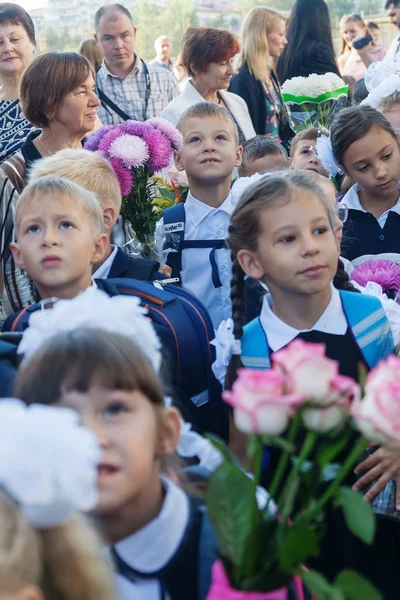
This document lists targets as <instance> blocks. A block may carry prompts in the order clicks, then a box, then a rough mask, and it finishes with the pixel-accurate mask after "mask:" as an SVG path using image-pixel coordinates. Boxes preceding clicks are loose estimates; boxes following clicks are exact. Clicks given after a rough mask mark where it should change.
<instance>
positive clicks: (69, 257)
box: [10, 177, 108, 299]
mask: <svg viewBox="0 0 400 600" xmlns="http://www.w3.org/2000/svg"><path fill="white" fill-rule="evenodd" d="M14 222H15V230H16V234H17V240H18V241H17V242H12V243H11V244H10V249H11V252H12V254H13V258H14V261H15V264H16V265H17V267H18V268H20V269H22V270H24V271H26V272H27V274H28V276H29V278H30V279H31V280H32V281H33V282H34V283H35V285H36V287H37V290H38V293H39V295H40V297H41V298H42V299H48V298H54V297H57V298H74V297H75V296H76V295H77V294H79V292H81V291H83V290H85V289H86V288H87V287H89V286H90V285H91V284H92V269H93V265H94V264H96V263H98V262H100V261H102V260H103V259H104V256H105V253H106V250H107V244H108V238H107V235H106V234H105V233H104V221H103V211H102V209H101V207H100V204H99V202H98V200H97V198H96V196H95V195H94V194H92V193H91V192H88V191H87V190H85V189H83V188H82V187H80V186H79V185H77V184H76V183H74V182H72V181H66V180H65V179H61V178H60V177H41V178H40V179H39V180H38V181H36V182H34V183H32V184H30V185H28V186H27V187H26V188H25V189H24V191H23V192H22V194H21V196H20V197H19V199H18V201H17V204H16V207H15V217H14Z"/></svg>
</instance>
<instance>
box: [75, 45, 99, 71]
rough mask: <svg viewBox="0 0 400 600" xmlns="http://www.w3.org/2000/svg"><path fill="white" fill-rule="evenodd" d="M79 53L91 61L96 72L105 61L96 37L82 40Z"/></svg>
mask: <svg viewBox="0 0 400 600" xmlns="http://www.w3.org/2000/svg"><path fill="white" fill-rule="evenodd" d="M78 53H79V54H81V55H82V56H84V57H85V58H86V59H87V60H88V61H89V62H90V64H91V65H92V67H93V69H94V70H95V72H96V71H97V69H98V68H99V67H101V63H102V62H103V53H102V51H101V48H100V46H99V45H98V44H97V42H96V40H95V39H94V38H90V39H88V40H84V41H83V42H81V44H80V46H79V48H78Z"/></svg>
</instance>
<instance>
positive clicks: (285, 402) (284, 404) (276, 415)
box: [223, 369, 305, 435]
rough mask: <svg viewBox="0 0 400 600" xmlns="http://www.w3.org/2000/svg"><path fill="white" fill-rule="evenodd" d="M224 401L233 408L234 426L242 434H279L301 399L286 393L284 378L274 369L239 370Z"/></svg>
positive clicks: (296, 394)
mask: <svg viewBox="0 0 400 600" xmlns="http://www.w3.org/2000/svg"><path fill="white" fill-rule="evenodd" d="M223 397H224V400H225V402H227V403H228V404H230V405H231V406H233V408H234V420H235V424H236V427H237V428H238V429H239V430H240V431H242V432H243V433H264V434H266V435H279V434H281V433H282V432H283V431H285V429H286V427H287V426H288V423H289V418H290V416H291V415H292V414H293V413H294V412H295V410H296V409H297V408H298V406H300V405H301V404H302V403H303V402H304V401H305V396H303V395H302V394H298V393H287V378H286V376H285V374H284V373H280V372H278V371H276V370H275V369H268V370H253V369H240V370H239V377H238V379H237V380H236V381H235V383H234V384H233V387H232V391H231V392H224V394H223Z"/></svg>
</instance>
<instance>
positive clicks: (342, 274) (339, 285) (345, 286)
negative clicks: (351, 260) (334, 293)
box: [333, 258, 359, 292]
mask: <svg viewBox="0 0 400 600" xmlns="http://www.w3.org/2000/svg"><path fill="white" fill-rule="evenodd" d="M333 285H334V286H335V288H336V289H337V290H346V291H347V292H359V290H357V288H355V287H354V285H353V284H352V283H351V281H350V279H349V276H348V274H347V273H346V271H345V269H344V264H343V263H342V261H341V260H340V258H339V260H338V266H337V271H336V274H335V277H334V278H333Z"/></svg>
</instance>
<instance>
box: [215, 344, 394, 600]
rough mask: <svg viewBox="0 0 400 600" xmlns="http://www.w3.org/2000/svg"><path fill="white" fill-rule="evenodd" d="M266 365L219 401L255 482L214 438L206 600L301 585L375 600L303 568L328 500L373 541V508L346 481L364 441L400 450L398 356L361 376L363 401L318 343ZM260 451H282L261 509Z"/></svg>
mask: <svg viewBox="0 0 400 600" xmlns="http://www.w3.org/2000/svg"><path fill="white" fill-rule="evenodd" d="M272 359H273V365H272V368H271V369H269V370H251V369H242V370H241V371H240V372H239V377H238V379H237V380H236V382H235V384H234V385H233V388H232V391H231V392H225V394H224V399H225V401H226V402H228V403H229V404H230V405H231V406H232V407H233V415H234V421H235V425H236V427H237V429H238V430H239V431H241V432H243V433H245V434H247V435H248V455H249V457H250V458H251V462H252V470H253V473H254V479H250V478H249V477H248V476H247V475H246V474H245V472H244V471H243V469H242V468H241V465H239V463H238V462H237V460H236V458H235V457H234V456H233V455H232V453H231V452H230V451H229V450H228V449H227V448H226V447H225V445H224V443H223V442H222V441H219V440H217V439H214V438H211V439H212V442H213V444H214V445H215V446H216V447H217V448H218V449H219V450H220V452H221V454H222V457H223V458H222V462H221V465H220V466H219V467H218V469H217V470H216V471H215V472H214V473H213V474H212V476H211V478H210V482H209V486H208V491H207V497H206V500H207V508H208V513H209V516H210V519H211V521H212V523H213V526H214V530H215V532H216V536H217V539H218V542H219V547H220V556H221V561H220V562H218V563H216V566H215V569H214V571H213V584H212V586H211V589H210V592H209V595H208V600H245V599H247V598H249V599H250V598H257V600H286V598H287V597H288V586H292V589H293V586H295V587H296V584H297V586H298V582H299V578H301V580H303V582H304V584H305V586H306V587H307V588H308V589H309V591H310V592H311V593H312V594H313V595H314V596H315V598H318V600H346V599H349V600H377V599H379V598H380V597H381V596H380V594H379V593H378V592H377V591H376V589H375V588H374V587H373V586H372V585H371V584H370V583H369V582H368V581H366V580H365V579H363V578H362V577H361V576H360V575H359V574H357V573H355V572H352V571H343V572H341V573H340V574H339V575H338V577H337V579H336V580H335V582H334V583H329V582H328V581H327V580H326V579H325V578H324V577H323V576H322V575H320V574H319V573H317V572H315V571H312V570H306V569H304V567H303V565H304V564H307V560H308V559H309V558H310V557H312V556H318V553H319V548H320V543H321V540H322V538H323V514H324V509H325V508H326V507H327V505H328V503H331V502H333V503H334V505H335V506H337V507H340V508H341V509H342V511H343V514H344V517H345V520H346V524H347V526H348V528H349V530H350V531H351V532H352V534H353V535H356V536H358V537H359V538H360V539H362V540H363V541H364V542H365V543H368V544H371V543H372V541H373V537H374V531H375V518H374V514H373V511H372V508H371V506H370V505H369V504H368V503H367V502H366V501H365V500H364V498H363V496H362V495H361V494H360V493H359V492H357V491H355V490H353V489H352V488H351V487H347V486H345V485H343V482H344V481H345V479H346V477H347V476H348V475H349V473H350V472H352V471H353V469H354V467H355V465H356V464H358V462H359V460H360V458H361V457H362V455H363V454H364V452H365V450H366V448H367V446H368V445H369V444H370V441H375V442H377V443H379V444H383V445H386V446H389V447H391V448H395V449H400V409H399V406H400V359H398V358H395V357H394V356H391V357H389V358H388V359H387V360H386V361H382V362H381V363H379V365H378V366H377V367H376V368H375V369H373V370H372V371H371V372H370V373H369V374H368V376H367V378H366V381H365V387H364V397H363V399H362V393H361V388H360V386H359V385H358V384H356V383H355V382H354V381H353V380H352V379H350V378H348V377H344V376H341V375H340V374H339V373H338V364H337V362H336V361H333V360H330V359H328V358H326V356H325V347H324V345H323V344H308V343H305V342H303V341H301V340H296V341H294V342H292V344H290V345H289V346H288V347H287V348H285V349H283V350H281V351H279V352H277V353H275V354H274V355H273V356H272ZM382 385H385V390H384V393H383V392H382ZM357 430H358V431H361V432H362V434H363V435H357ZM284 432H285V436H284V437H283V436H282V434H283V433H284ZM301 432H302V434H303V435H301V436H300V438H299V433H301ZM364 436H365V437H364ZM299 439H301V440H303V441H302V443H301V445H300V447H296V445H298V440H299ZM266 445H267V446H268V447H274V446H275V447H278V448H279V449H280V450H281V454H280V459H279V462H278V466H277V468H276V470H275V471H274V473H273V477H272V481H271V484H270V487H269V489H268V493H269V499H268V501H267V503H266V505H265V506H260V505H259V503H258V501H257V496H256V491H257V487H258V486H259V484H260V478H261V472H262V464H263V455H264V452H265V447H266ZM345 449H346V453H345V455H346V457H345V459H344V460H343V462H342V464H340V462H338V457H339V455H340V454H342V455H343V453H344V450H345ZM335 459H336V463H335ZM333 463H334V464H333ZM328 469H329V470H330V471H331V474H330V475H329V476H327V471H328ZM332 471H333V474H332ZM327 481H328V483H327ZM322 482H325V483H324V485H323V486H322V487H321V485H320V484H321V483H322ZM389 483H390V482H389ZM387 485H389V484H387ZM385 492H386V488H385V490H383V492H381V494H379V497H380V496H381V495H382V494H384V493H385ZM272 507H274V510H271V508H272ZM275 509H276V510H275ZM277 514H278V515H279V517H278V518H277ZM297 597H298V600H300V598H301V597H302V593H301V591H300V592H298V593H297Z"/></svg>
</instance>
